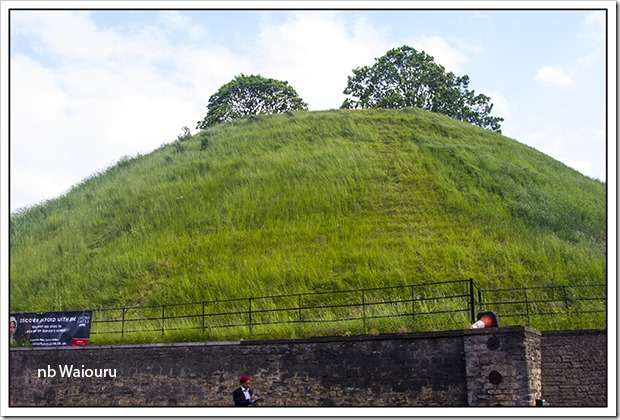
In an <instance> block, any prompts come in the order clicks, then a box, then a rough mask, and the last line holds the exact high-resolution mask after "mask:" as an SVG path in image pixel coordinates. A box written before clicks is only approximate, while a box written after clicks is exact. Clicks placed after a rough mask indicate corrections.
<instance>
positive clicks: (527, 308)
mask: <svg viewBox="0 0 620 420" xmlns="http://www.w3.org/2000/svg"><path fill="white" fill-rule="evenodd" d="M523 294H524V295H525V315H526V317H527V326H528V327H529V326H530V301H529V299H528V298H527V287H524V288H523Z"/></svg>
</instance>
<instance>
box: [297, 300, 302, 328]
mask: <svg viewBox="0 0 620 420" xmlns="http://www.w3.org/2000/svg"><path fill="white" fill-rule="evenodd" d="M297 308H298V309H299V322H301V293H300V294H298V295H297Z"/></svg>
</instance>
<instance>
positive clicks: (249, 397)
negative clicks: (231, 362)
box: [233, 375, 258, 407]
mask: <svg viewBox="0 0 620 420" xmlns="http://www.w3.org/2000/svg"><path fill="white" fill-rule="evenodd" d="M250 381H251V379H250V377H249V376H245V375H244V376H242V377H241V378H239V382H240V383H241V386H240V387H239V388H237V389H235V390H234V391H233V401H234V402H235V406H236V407H248V406H250V407H251V406H253V405H255V404H256V403H257V402H258V397H257V396H256V395H254V392H252V390H251V389H250Z"/></svg>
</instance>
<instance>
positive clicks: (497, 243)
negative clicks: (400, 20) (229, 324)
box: [10, 109, 606, 338]
mask: <svg viewBox="0 0 620 420" xmlns="http://www.w3.org/2000/svg"><path fill="white" fill-rule="evenodd" d="M605 188H606V185H605V184H604V183H602V182H600V181H597V180H592V179H590V178H587V177H585V176H583V175H581V174H579V173H578V172H576V171H574V170H572V169H570V168H568V167H566V166H565V165H563V164H561V163H559V162H557V161H555V160H553V159H552V158H550V157H548V156H546V155H544V154H542V153H540V152H538V151H536V150H534V149H532V148H530V147H527V146H525V145H523V144H520V143H518V142H517V141H514V140H512V139H509V138H506V137H503V136H501V135H500V134H497V133H493V132H490V131H487V130H483V129H480V128H478V127H474V126H472V125H469V124H466V123H462V122H459V121H455V120H452V119H449V118H447V117H444V116H441V115H438V114H433V113H429V112H426V111H423V110H420V109H403V110H363V111H345V110H337V111H336V110H334V111H323V112H296V113H290V114H286V115H272V116H255V117H251V118H248V119H246V120H243V121H239V122H236V123H226V124H221V125H217V126H214V127H212V128H210V129H207V130H204V131H202V132H200V133H199V134H197V135H195V136H194V137H192V138H190V139H188V140H185V141H175V142H173V143H170V144H166V145H163V146H162V147H160V148H159V149H157V150H155V151H153V152H152V153H150V154H148V155H143V156H136V157H130V158H123V159H121V160H120V161H119V162H118V163H117V164H116V165H114V166H113V167H111V168H109V169H107V170H106V171H104V172H102V173H98V174H94V175H93V176H92V177H90V178H89V179H86V180H84V181H83V182H82V183H80V184H79V185H76V186H75V187H74V188H73V189H72V190H71V191H70V192H68V193H67V194H66V195H64V196H62V197H60V198H58V199H55V200H51V201H48V202H45V203H42V204H41V205H38V206H35V207H32V208H29V209H24V210H22V211H20V212H18V213H16V214H14V215H12V216H11V220H10V274H11V278H10V310H11V311H12V312H19V311H50V310H71V309H95V308H105V307H120V306H138V305H162V304H168V303H175V302H194V301H203V300H208V301H210V300H217V299H222V300H223V299H232V298H237V297H252V296H266V295H279V294H283V293H306V292H320V291H334V290H347V289H357V288H369V287H383V286H393V285H406V284H414V283H425V282H438V281H445V280H452V279H464V278H473V279H475V281H476V284H477V285H479V286H480V287H484V288H487V289H489V288H501V287H521V286H537V285H572V284H585V283H605V282H606V213H605V212H606V191H605ZM384 327H385V328H384ZM304 328H305V329H300V330H299V331H291V330H290V329H289V330H287V327H284V326H283V327H278V328H276V327H273V328H272V330H270V331H271V332H270V331H266V332H265V334H266V335H269V334H273V336H274V337H276V336H286V335H296V336H298V335H305V334H309V335H317V334H322V333H326V331H322V330H320V327H315V328H314V330H313V329H312V328H310V327H307V328H306V327H304ZM372 328H376V329H377V330H382V331H383V330H397V329H398V328H401V327H399V326H396V325H392V324H391V323H390V322H388V321H385V322H384V323H383V324H380V325H378V326H374V327H372ZM403 328H405V327H403ZM330 331H331V330H330ZM179 334H181V335H182V333H179ZM214 334H215V333H214ZM213 337H214V338H221V337H220V336H218V335H217V334H215V335H214V336H213Z"/></svg>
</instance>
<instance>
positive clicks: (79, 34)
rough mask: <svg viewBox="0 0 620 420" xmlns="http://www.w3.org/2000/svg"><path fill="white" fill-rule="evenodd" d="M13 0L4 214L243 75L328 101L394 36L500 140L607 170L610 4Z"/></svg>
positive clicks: (314, 105) (138, 141)
mask: <svg viewBox="0 0 620 420" xmlns="http://www.w3.org/2000/svg"><path fill="white" fill-rule="evenodd" d="M3 3H5V4H6V3H7V2H6V1H5V2H3ZM8 3H13V4H12V7H20V8H25V9H24V10H22V9H20V10H15V9H14V10H11V11H10V12H8V13H7V11H6V9H5V10H4V15H3V22H2V23H4V22H5V21H8V22H9V23H10V25H9V29H8V32H9V35H10V37H9V43H10V53H9V54H7V53H6V52H5V51H6V50H4V51H3V52H2V54H3V60H6V59H7V57H6V55H8V68H9V70H10V73H9V74H8V76H9V77H8V81H6V83H8V86H9V89H10V91H9V93H10V98H9V108H8V109H9V116H8V118H9V121H10V131H9V154H10V156H9V159H10V172H9V182H10V211H11V212H15V211H16V210H19V209H24V208H27V207H30V206H32V205H35V204H38V203H42V202H44V201H45V200H49V199H53V198H55V197H58V196H60V195H62V194H65V193H67V192H68V191H69V190H70V189H71V188H72V187H73V186H75V185H77V184H79V183H80V182H81V181H83V180H84V179H86V178H87V177H89V176H91V175H93V174H95V173H98V172H100V171H102V170H104V169H105V168H107V167H109V166H111V165H113V164H114V163H115V162H117V161H118V160H119V159H121V158H123V157H127V156H129V157H131V156H136V155H138V154H147V153H149V152H151V151H153V150H155V149H157V148H158V147H160V146H161V145H162V144H165V143H170V142H171V141H173V140H175V139H176V137H177V135H179V134H181V132H182V128H183V127H184V126H187V127H189V128H191V129H192V133H196V132H197V130H196V129H195V127H196V124H197V122H198V121H199V120H202V118H203V117H204V116H205V114H206V105H207V102H208V99H209V97H210V96H211V95H212V94H213V93H215V91H217V89H218V88H219V87H220V86H222V85H223V84H225V83H227V82H229V81H230V80H232V79H233V78H234V77H235V76H237V75H239V74H242V73H243V74H246V75H248V74H260V75H261V76H264V77H268V78H274V79H279V80H284V81H287V82H289V84H290V85H291V86H292V87H293V88H294V89H295V90H296V91H297V93H298V94H299V96H300V97H301V98H302V99H303V100H304V101H305V102H306V103H307V104H308V106H309V109H310V110H326V109H337V108H339V107H340V105H341V104H342V102H343V100H344V94H343V93H342V92H343V90H344V88H345V87H346V84H347V77H348V76H350V75H352V70H353V69H354V68H357V67H361V66H371V65H372V64H373V63H374V60H375V59H376V58H378V57H380V56H382V55H384V54H385V53H386V52H387V51H388V50H390V49H392V48H397V47H401V46H403V45H408V46H411V47H413V48H415V49H416V50H418V51H425V52H426V53H428V54H430V55H431V56H433V57H434V59H435V62H437V63H438V64H441V65H442V66H444V67H445V68H446V69H447V70H448V71H452V72H454V73H455V74H456V75H465V74H467V75H468V76H469V78H470V86H469V88H470V89H473V90H475V92H476V93H484V94H486V95H487V96H489V97H490V98H491V102H492V103H493V104H494V108H493V112H492V115H493V116H500V117H503V118H504V121H503V123H502V134H504V135H505V136H507V137H510V138H512V139H515V140H517V141H519V142H521V143H524V144H527V145H529V146H531V147H533V148H535V149H537V150H539V151H541V152H543V153H545V154H547V155H549V156H551V157H553V158H554V159H556V160H559V161H561V162H563V163H565V164H566V165H568V166H570V167H572V168H574V169H576V170H578V171H580V172H581V173H583V174H584V175H587V176H589V177H592V178H596V179H600V180H603V181H605V180H606V178H607V174H606V170H607V154H606V152H607V150H606V149H607V145H608V142H607V139H606V134H607V132H606V127H607V126H606V122H607V114H606V110H607V102H606V101H607V99H608V97H607V96H608V93H609V92H608V85H607V79H606V75H607V72H608V67H607V65H608V63H607V61H606V53H607V42H608V41H609V37H608V35H607V33H606V12H605V10H594V9H595V7H597V5H600V4H602V3H605V4H606V5H607V7H612V11H611V13H610V14H611V15H613V14H615V4H614V3H613V2H576V3H571V5H575V4H576V5H578V6H580V8H577V9H572V10H565V9H553V10H539V9H533V8H532V7H540V6H541V5H543V4H545V3H544V2H510V4H511V5H514V4H517V5H518V6H519V7H517V8H511V9H509V10H505V9H488V7H490V5H492V6H493V7H497V6H496V5H497V4H498V3H502V2H482V3H480V2H478V3H470V2H459V6H461V5H463V6H466V7H465V9H463V8H462V7H460V8H459V9H448V8H445V7H443V6H445V5H444V3H442V2H433V3H432V5H431V6H432V7H434V8H435V10H428V4H429V3H423V2H413V1H410V2H407V1H401V2H398V3H397V6H398V7H399V10H392V9H390V8H388V7H389V5H392V4H394V2H387V3H386V2H383V3H381V2H353V3H351V2H347V3H346V4H345V3H343V2H340V3H333V2H329V3H327V2H322V4H321V6H320V7H325V6H324V5H325V4H329V5H330V7H333V6H334V5H341V6H340V8H330V9H325V8H323V9H316V6H314V7H309V8H305V9H303V10H296V9H297V8H298V7H299V2H297V3H295V2H284V3H279V4H278V7H279V8H280V9H281V10H273V8H269V7H264V6H263V8H262V9H247V8H246V9H243V10H219V9H213V7H214V6H213V5H214V4H215V3H209V2H191V3H190V4H191V6H192V9H193V10H182V9H167V10H163V9H161V7H162V5H166V6H168V7H179V6H178V5H180V4H187V3H165V2H164V3H155V2H139V3H132V4H134V5H135V4H137V7H139V8H140V10H130V11H128V10H119V9H111V10H105V9H106V8H107V7H117V6H118V4H119V3H115V4H114V5H110V4H109V3H106V2H88V3H89V7H93V5H94V4H95V5H97V7H98V8H99V9H100V10H79V9H75V7H78V6H79V5H83V3H72V2H70V3H61V4H60V5H61V6H65V7H72V8H73V9H69V10H53V9H54V8H55V7H56V6H55V4H56V2H50V3H47V2H46V3H43V4H42V3H35V4H34V5H35V6H34V7H41V6H45V7H46V9H44V10H40V9H38V10H37V9H34V10H33V9H31V8H28V7H27V5H28V4H29V2H8ZM293 3H295V4H293ZM558 3H559V4H558ZM150 4H152V5H153V6H149V5H150ZM227 4H235V3H230V2H228V3H227ZM244 4H246V5H247V4H254V5H255V4H257V3H244ZM259 4H265V3H264V2H263V3H259ZM343 4H345V5H344V6H342V5H343ZM355 4H358V5H359V6H358V7H357V8H355V7H352V6H353V5H355ZM450 4H454V3H450ZM552 4H553V7H555V8H557V7H559V6H560V5H562V4H566V2H553V3H552ZM175 5H177V6H175ZM280 5H284V6H286V5H289V7H288V8H285V7H284V8H283V7H282V6H280ZM312 5H316V2H315V3H312ZM422 6H425V7H422ZM58 7H60V6H58ZM149 7H151V8H153V7H160V9H159V10H145V9H147V8H149ZM206 7H210V8H211V9H210V10H196V9H200V8H203V9H204V8H206ZM220 7H221V6H220ZM246 7H247V6H246ZM253 7H256V6H253ZM439 7H441V8H440V9H439V10H437V8H439ZM485 7H486V8H485ZM587 7H589V8H590V9H585V8H587ZM527 8H529V9H527ZM282 9H283V10H282ZM7 15H9V19H10V20H6V17H7ZM608 17H609V16H608ZM609 18H610V19H611V17H609ZM612 20H613V21H614V22H613V23H614V26H615V18H613V19H612ZM612 30H613V32H612V35H611V38H614V37H615V27H613V28H612ZM612 58H614V57H612ZM612 61H615V58H614V59H613V60H612ZM607 76H608V75H607ZM613 76H614V75H613V74H612V75H611V77H610V78H612V79H613ZM2 77H3V78H5V77H7V72H6V71H5V72H4V74H3V75H2ZM609 105H610V106H615V100H613V101H610V102H609ZM611 111H615V109H612V110H611ZM614 115H615V112H614ZM612 125H613V124H612ZM3 141H4V139H3ZM614 156H615V154H614ZM614 156H609V158H610V162H611V160H612V159H614ZM614 162H615V161H614ZM612 175H613V174H612Z"/></svg>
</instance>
